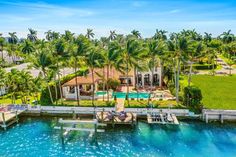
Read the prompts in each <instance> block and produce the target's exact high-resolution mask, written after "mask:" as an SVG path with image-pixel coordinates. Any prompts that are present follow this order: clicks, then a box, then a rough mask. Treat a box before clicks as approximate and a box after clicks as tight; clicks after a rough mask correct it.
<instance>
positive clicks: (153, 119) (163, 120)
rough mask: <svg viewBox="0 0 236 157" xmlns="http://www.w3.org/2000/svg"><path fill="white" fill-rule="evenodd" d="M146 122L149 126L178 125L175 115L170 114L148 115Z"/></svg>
mask: <svg viewBox="0 0 236 157" xmlns="http://www.w3.org/2000/svg"><path fill="white" fill-rule="evenodd" d="M147 122H148V123H149V124H175V125H179V121H178V119H177V117H176V115H175V114H170V113H157V112H155V113H153V112H152V113H148V114H147Z"/></svg>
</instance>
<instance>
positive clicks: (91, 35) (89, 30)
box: [85, 29, 95, 39]
mask: <svg viewBox="0 0 236 157" xmlns="http://www.w3.org/2000/svg"><path fill="white" fill-rule="evenodd" d="M94 35H95V34H94V33H93V30H92V29H87V32H86V35H85V36H86V37H87V38H88V39H91V38H94Z"/></svg>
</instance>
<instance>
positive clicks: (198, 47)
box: [187, 42, 203, 86]
mask: <svg viewBox="0 0 236 157" xmlns="http://www.w3.org/2000/svg"><path fill="white" fill-rule="evenodd" d="M202 51H203V44H202V43H201V42H193V43H192V45H191V48H190V51H187V58H188V61H189V63H190V68H189V74H188V86H190V83H191V76H192V67H193V62H194V60H195V59H197V58H199V57H201V56H202V53H201V52H202Z"/></svg>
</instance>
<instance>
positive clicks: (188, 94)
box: [183, 86, 202, 108]
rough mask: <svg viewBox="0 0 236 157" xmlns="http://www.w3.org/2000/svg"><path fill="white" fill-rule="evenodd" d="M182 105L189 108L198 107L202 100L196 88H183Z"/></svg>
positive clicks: (199, 91)
mask: <svg viewBox="0 0 236 157" xmlns="http://www.w3.org/2000/svg"><path fill="white" fill-rule="evenodd" d="M183 99H184V101H183V103H184V105H186V106H191V107H194V108H195V107H197V108H198V107H200V105H201V100H202V93H201V90H200V89H199V88H198V87H194V86H190V87H185V88H184V97H183Z"/></svg>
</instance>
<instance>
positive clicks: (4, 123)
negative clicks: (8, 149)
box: [2, 112, 7, 130]
mask: <svg viewBox="0 0 236 157" xmlns="http://www.w3.org/2000/svg"><path fill="white" fill-rule="evenodd" d="M2 121H3V122H2V123H3V128H4V130H6V129H7V126H6V120H5V115H4V112H2Z"/></svg>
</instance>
